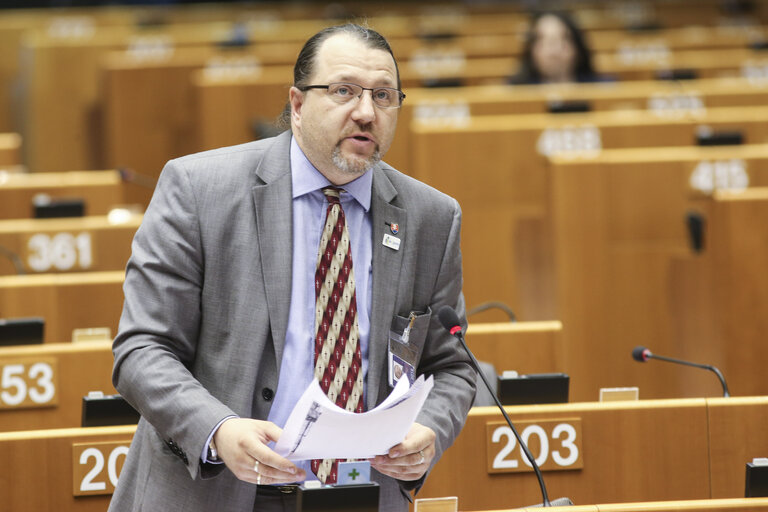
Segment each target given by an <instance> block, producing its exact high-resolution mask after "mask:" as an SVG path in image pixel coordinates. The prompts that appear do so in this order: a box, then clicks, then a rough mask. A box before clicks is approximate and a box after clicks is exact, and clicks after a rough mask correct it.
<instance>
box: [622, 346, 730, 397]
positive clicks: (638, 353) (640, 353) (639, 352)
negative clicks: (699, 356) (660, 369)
mask: <svg viewBox="0 0 768 512" xmlns="http://www.w3.org/2000/svg"><path fill="white" fill-rule="evenodd" d="M632 359H634V360H635V361H639V362H641V363H644V362H646V361H648V360H649V359H658V360H659V361H666V362H668V363H675V364H682V365H685V366H693V367H694V368H701V369H703V370H709V371H711V372H713V373H714V374H715V375H717V378H718V379H720V384H721V385H722V386H723V396H724V397H729V396H731V394H730V393H729V392H728V384H726V383H725V377H723V374H722V373H720V370H718V369H717V368H715V367H714V366H712V365H710V364H699V363H692V362H690V361H682V360H680V359H673V358H671V357H664V356H657V355H656V354H654V353H653V352H651V351H650V350H648V349H647V348H645V347H635V348H634V350H632Z"/></svg>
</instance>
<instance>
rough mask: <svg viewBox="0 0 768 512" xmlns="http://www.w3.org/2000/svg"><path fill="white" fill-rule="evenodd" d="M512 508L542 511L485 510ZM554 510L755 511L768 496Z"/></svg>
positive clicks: (558, 511) (765, 505)
mask: <svg viewBox="0 0 768 512" xmlns="http://www.w3.org/2000/svg"><path fill="white" fill-rule="evenodd" d="M510 510H516V511H520V510H525V511H528V512H535V511H537V510H538V511H540V510H541V508H537V507H527V508H521V509H506V510H488V511H485V512H510ZM548 510H551V511H552V512H668V511H669V512H672V511H676V510H686V511H688V512H694V511H702V512H703V511H707V512H727V511H734V512H736V511H742V510H751V511H753V512H759V511H766V510H768V498H734V499H720V500H714V499H713V500H686V501H643V502H637V503H605V504H599V505H576V506H571V507H551V508H549V509H548Z"/></svg>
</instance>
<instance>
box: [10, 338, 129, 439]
mask: <svg viewBox="0 0 768 512" xmlns="http://www.w3.org/2000/svg"><path fill="white" fill-rule="evenodd" d="M22 358H23V359H28V360H29V361H31V362H34V361H37V360H43V359H54V360H55V361H56V363H57V372H58V373H57V375H56V386H57V389H56V392H57V394H58V404H57V405H55V406H48V407H43V408H13V409H4V410H3V411H2V413H0V432H10V431H17V430H37V429H49V428H72V427H79V426H80V422H81V419H82V398H83V396H85V395H87V394H88V393H89V392H90V391H101V392H103V393H104V394H105V395H108V394H113V393H116V392H117V391H115V388H114V386H113V385H112V361H113V357H112V342H111V340H106V341H92V342H84V343H49V344H45V345H38V346H19V347H1V348H0V364H2V365H5V364H6V363H8V362H13V361H16V360H19V359H22ZM6 391H9V392H13V391H14V390H6Z"/></svg>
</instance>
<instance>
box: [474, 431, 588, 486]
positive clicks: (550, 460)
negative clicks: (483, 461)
mask: <svg viewBox="0 0 768 512" xmlns="http://www.w3.org/2000/svg"><path fill="white" fill-rule="evenodd" d="M515 428H517V430H518V432H519V433H520V437H521V438H522V440H523V442H524V443H526V444H527V445H528V449H529V450H530V451H531V454H532V455H533V457H534V459H535V460H536V464H538V465H539V467H540V468H541V470H542V471H557V470H567V469H581V468H583V467H584V460H583V450H582V448H581V419H580V418H564V419H556V420H542V421H516V422H515ZM486 429H487V442H486V454H487V464H488V473H516V472H522V471H533V468H532V466H531V463H530V462H529V461H528V459H527V457H526V456H525V453H524V452H523V450H522V448H521V447H520V445H519V444H518V442H517V439H516V438H515V435H514V434H513V433H512V430H510V428H509V426H507V424H506V423H505V422H490V423H488V424H486Z"/></svg>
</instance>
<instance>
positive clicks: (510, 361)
mask: <svg viewBox="0 0 768 512" xmlns="http://www.w3.org/2000/svg"><path fill="white" fill-rule="evenodd" d="M562 331H563V325H562V324H561V323H560V322H558V321H549V322H515V323H511V322H504V323H502V322H498V323H497V322H493V323H491V322H488V323H479V322H472V323H470V325H469V327H468V328H467V345H468V346H469V348H470V350H472V353H473V354H475V357H476V358H477V359H478V360H480V361H487V362H489V363H492V364H493V365H494V367H495V368H496V371H497V372H498V373H501V372H503V371H504V370H516V371H517V372H518V373H520V374H526V373H552V372H561V371H564V368H565V362H564V360H565V358H564V356H563V355H564V348H565V347H564V346H563V336H562Z"/></svg>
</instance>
